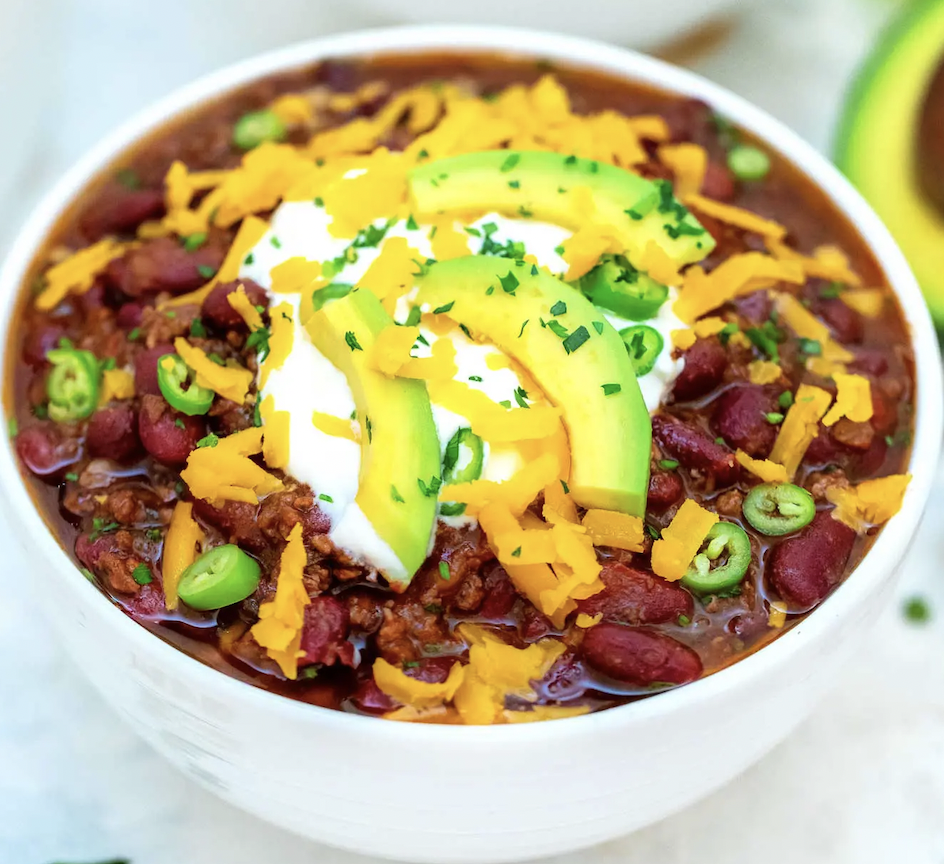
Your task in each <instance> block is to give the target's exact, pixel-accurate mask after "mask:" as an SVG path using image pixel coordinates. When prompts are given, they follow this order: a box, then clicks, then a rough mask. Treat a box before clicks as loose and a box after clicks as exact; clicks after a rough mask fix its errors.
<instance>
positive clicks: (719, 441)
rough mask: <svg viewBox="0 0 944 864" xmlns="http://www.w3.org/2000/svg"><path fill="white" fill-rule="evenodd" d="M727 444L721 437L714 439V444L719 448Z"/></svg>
mask: <svg viewBox="0 0 944 864" xmlns="http://www.w3.org/2000/svg"><path fill="white" fill-rule="evenodd" d="M727 443H728V442H727V441H725V440H724V436H722V435H719V436H718V437H717V438H715V444H718V445H719V446H721V447H723V446H724V445H725V444H727Z"/></svg>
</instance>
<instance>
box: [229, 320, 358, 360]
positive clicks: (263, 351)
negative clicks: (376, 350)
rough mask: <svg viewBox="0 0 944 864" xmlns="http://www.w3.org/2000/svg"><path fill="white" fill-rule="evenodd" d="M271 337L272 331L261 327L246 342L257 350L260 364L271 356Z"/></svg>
mask: <svg viewBox="0 0 944 864" xmlns="http://www.w3.org/2000/svg"><path fill="white" fill-rule="evenodd" d="M271 336H272V331H271V330H269V328H268V327H260V328H259V329H258V330H253V331H252V333H250V334H249V338H248V339H247V340H246V347H247V348H249V349H255V350H256V352H257V355H258V359H259V362H260V363H262V362H263V361H264V360H265V359H266V357H268V356H269V339H270V338H271ZM351 350H353V349H351Z"/></svg>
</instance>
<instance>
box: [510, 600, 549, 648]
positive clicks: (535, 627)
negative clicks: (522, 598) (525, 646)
mask: <svg viewBox="0 0 944 864" xmlns="http://www.w3.org/2000/svg"><path fill="white" fill-rule="evenodd" d="M552 627H553V625H552V624H551V622H550V621H549V620H548V619H547V618H545V617H544V616H543V615H542V614H541V613H540V612H538V610H537V609H535V608H534V607H533V606H531V605H530V604H529V605H527V606H525V607H524V610H523V611H522V613H521V620H520V622H519V625H518V632H519V633H520V634H521V638H522V639H524V641H525V642H536V641H537V640H538V639H543V638H544V637H545V636H547V634H548V633H550V632H551V629H552Z"/></svg>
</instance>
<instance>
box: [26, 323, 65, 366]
mask: <svg viewBox="0 0 944 864" xmlns="http://www.w3.org/2000/svg"><path fill="white" fill-rule="evenodd" d="M65 335H66V331H65V328H64V327H62V325H60V324H53V323H51V322H49V323H46V322H44V323H42V324H40V323H39V322H37V323H36V324H35V325H34V326H33V327H30V328H29V330H28V331H27V334H26V338H25V339H24V340H23V359H24V360H25V361H26V362H27V363H29V365H30V366H32V367H33V368H35V369H38V368H40V367H42V366H44V365H45V364H46V362H47V361H46V352H47V351H51V350H52V349H53V348H55V347H56V346H57V345H58V344H59V340H60V339H61V338H62V337H63V336H65Z"/></svg>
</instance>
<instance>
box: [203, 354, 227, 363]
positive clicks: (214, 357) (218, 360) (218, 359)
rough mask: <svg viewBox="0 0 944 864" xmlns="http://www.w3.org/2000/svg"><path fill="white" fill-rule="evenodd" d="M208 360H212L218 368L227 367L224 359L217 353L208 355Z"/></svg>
mask: <svg viewBox="0 0 944 864" xmlns="http://www.w3.org/2000/svg"><path fill="white" fill-rule="evenodd" d="M207 359H208V360H212V361H213V362H214V363H216V365H217V366H225V365H226V364H225V363H224V362H223V358H222V357H220V355H219V354H217V353H216V352H215V351H213V352H212V353H210V354H207Z"/></svg>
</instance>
